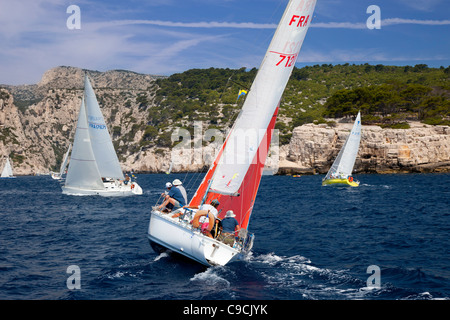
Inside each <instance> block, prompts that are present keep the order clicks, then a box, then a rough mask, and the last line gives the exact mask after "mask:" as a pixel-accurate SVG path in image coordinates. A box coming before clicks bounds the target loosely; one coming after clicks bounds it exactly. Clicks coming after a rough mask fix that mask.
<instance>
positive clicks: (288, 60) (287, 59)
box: [271, 51, 298, 68]
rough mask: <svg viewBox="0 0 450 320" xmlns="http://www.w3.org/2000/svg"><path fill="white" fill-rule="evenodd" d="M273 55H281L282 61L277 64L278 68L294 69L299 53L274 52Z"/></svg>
mask: <svg viewBox="0 0 450 320" xmlns="http://www.w3.org/2000/svg"><path fill="white" fill-rule="evenodd" d="M271 52H273V53H276V54H279V55H280V60H279V61H278V63H277V64H276V66H279V65H282V66H285V67H286V68H288V67H292V66H293V65H294V64H295V60H297V55H298V54H297V53H280V52H274V51H271Z"/></svg>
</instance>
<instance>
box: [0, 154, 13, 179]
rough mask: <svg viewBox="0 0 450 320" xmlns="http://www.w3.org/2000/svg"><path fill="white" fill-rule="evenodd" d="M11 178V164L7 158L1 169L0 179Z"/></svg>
mask: <svg viewBox="0 0 450 320" xmlns="http://www.w3.org/2000/svg"><path fill="white" fill-rule="evenodd" d="M12 176H13V170H12V166H11V163H10V162H9V158H6V162H5V166H4V167H3V171H2V175H1V177H2V178H10V177H12Z"/></svg>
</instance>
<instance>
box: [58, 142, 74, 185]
mask: <svg viewBox="0 0 450 320" xmlns="http://www.w3.org/2000/svg"><path fill="white" fill-rule="evenodd" d="M70 149H72V144H69V148H68V149H67V152H66V153H65V155H64V159H63V162H62V163H61V167H60V168H59V176H60V177H62V175H63V174H64V171H65V170H66V167H67V161H68V160H69V154H70Z"/></svg>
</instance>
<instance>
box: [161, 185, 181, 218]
mask: <svg viewBox="0 0 450 320" xmlns="http://www.w3.org/2000/svg"><path fill="white" fill-rule="evenodd" d="M168 189H169V188H168ZM169 204H171V205H173V208H175V209H176V208H180V207H183V206H185V205H186V200H185V197H184V195H183V193H182V192H181V190H180V189H178V188H173V187H170V189H169V192H168V193H167V194H166V195H164V201H163V203H162V204H161V205H160V206H159V207H158V209H159V210H162V209H163V208H164V209H165V210H166V209H167V206H168V205H169ZM169 207H170V206H169ZM169 210H170V209H169ZM169 210H167V212H170V211H169Z"/></svg>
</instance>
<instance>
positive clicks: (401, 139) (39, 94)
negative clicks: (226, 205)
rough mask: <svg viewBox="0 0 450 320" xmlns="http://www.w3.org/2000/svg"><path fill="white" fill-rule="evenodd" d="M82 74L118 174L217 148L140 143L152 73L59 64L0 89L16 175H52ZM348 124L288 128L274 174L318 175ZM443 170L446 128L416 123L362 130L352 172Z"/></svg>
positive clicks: (1, 138)
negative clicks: (35, 78)
mask: <svg viewBox="0 0 450 320" xmlns="http://www.w3.org/2000/svg"><path fill="white" fill-rule="evenodd" d="M85 73H87V74H88V76H89V77H90V79H91V83H92V86H93V88H94V90H95V92H96V95H97V99H98V101H99V104H100V106H101V108H102V112H103V115H104V117H105V120H106V122H107V124H108V130H109V132H110V134H111V135H112V137H113V142H114V145H115V148H116V151H117V153H118V156H119V160H120V161H121V163H122V166H123V169H124V170H130V169H134V170H136V171H140V172H164V171H166V170H168V168H169V165H170V163H171V162H174V166H173V171H198V170H204V169H205V168H206V167H207V166H208V165H209V163H210V161H211V159H212V158H213V156H214V153H215V152H216V150H217V148H218V145H217V143H214V144H211V145H209V146H208V143H206V142H205V141H204V139H202V137H201V136H200V137H196V139H197V140H195V141H192V146H196V148H195V149H190V150H189V149H188V150H181V149H179V148H176V150H174V151H172V150H171V149H170V148H168V147H165V146H161V145H160V144H158V143H155V142H154V141H152V140H149V139H147V138H146V137H148V136H151V134H152V130H151V129H152V128H151V125H149V124H150V123H151V122H150V119H149V111H151V110H152V108H155V106H157V105H158V101H157V99H156V98H155V95H156V90H157V89H158V86H157V84H156V81H155V80H156V79H157V78H158V77H157V76H152V75H144V74H137V73H134V72H130V71H124V70H114V71H108V72H98V71H89V70H82V69H79V68H73V67H58V68H54V69H51V70H49V71H47V72H46V73H45V74H44V75H43V77H42V79H41V81H40V82H39V83H38V84H35V85H26V86H8V85H2V86H0V157H1V158H2V160H3V157H4V156H9V157H10V158H11V161H12V164H13V167H14V172H15V174H17V175H21V174H23V175H28V174H38V173H47V172H49V171H50V170H58V167H59V165H60V162H61V159H62V157H63V154H64V152H65V151H66V149H67V147H68V145H69V143H70V142H72V140H73V135H74V129H75V126H76V120H77V116H78V110H79V107H80V102H81V96H82V94H83V89H82V88H83V75H84V74H85ZM153 116H154V115H153ZM204 122H205V123H204V124H203V127H204V128H207V127H208V124H207V123H206V121H204ZM350 127H351V123H339V121H338V123H337V125H336V126H335V127H328V126H326V125H323V124H321V125H313V124H307V125H303V126H300V127H297V128H295V129H294V131H293V134H292V138H291V141H290V143H289V144H288V145H285V146H282V147H281V148H280V152H279V159H280V161H279V163H278V167H279V173H282V174H285V173H315V172H316V173H325V172H326V171H327V170H328V168H329V167H330V165H331V163H332V162H333V160H334V158H335V157H336V155H337V153H338V152H339V149H340V147H341V146H342V144H343V143H344V141H345V138H346V136H347V135H348V133H349V131H350ZM174 129H175V128H174V127H171V126H169V127H166V128H164V131H165V132H163V134H166V137H169V140H170V135H171V134H172V132H173V131H174ZM160 131H161V129H160ZM224 135H225V133H224ZM0 166H3V161H1V163H0ZM449 168H450V129H449V127H446V126H428V125H423V124H415V125H414V126H412V128H411V129H395V130H394V129H381V128H380V127H377V126H363V129H362V139H361V148H360V151H359V154H358V158H357V161H356V165H355V171H356V172H378V173H388V172H424V171H446V170H449Z"/></svg>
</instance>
